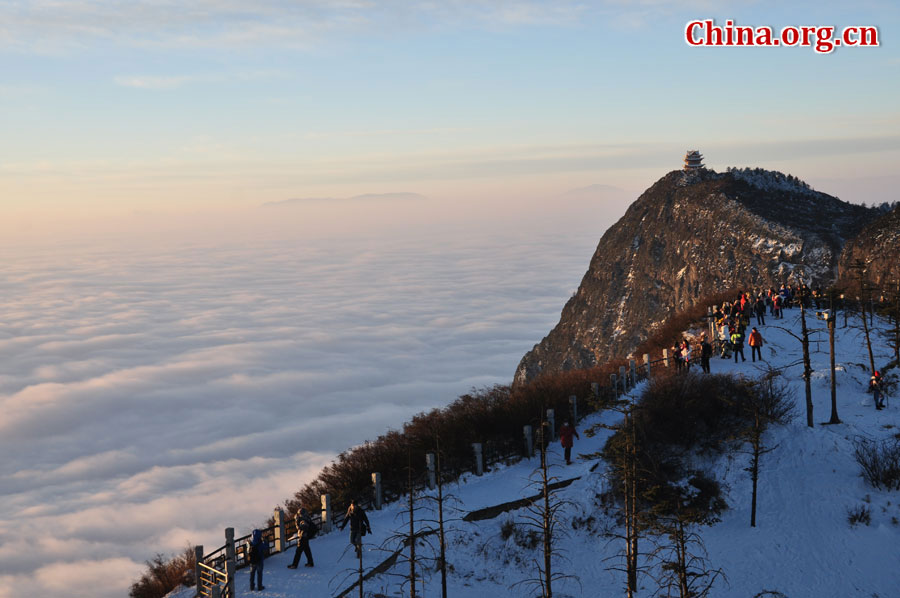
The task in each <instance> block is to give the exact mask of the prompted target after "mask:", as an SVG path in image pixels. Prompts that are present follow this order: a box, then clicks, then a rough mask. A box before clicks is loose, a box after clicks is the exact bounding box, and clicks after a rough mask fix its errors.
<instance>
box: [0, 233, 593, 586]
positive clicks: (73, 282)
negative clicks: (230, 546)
mask: <svg viewBox="0 0 900 598" xmlns="http://www.w3.org/2000/svg"><path fill="white" fill-rule="evenodd" d="M608 224H609V222H605V223H603V224H600V223H597V224H592V223H590V222H585V221H582V222H580V223H579V225H578V226H576V227H570V230H567V231H566V232H565V234H560V232H559V231H558V230H540V227H539V226H531V227H528V228H527V229H525V228H521V227H510V228H509V229H503V228H499V227H498V228H496V229H490V228H481V229H479V230H476V231H468V232H466V231H465V230H463V229H455V230H452V231H450V230H445V231H443V232H440V231H437V232H433V233H432V234H426V233H423V232H422V231H418V233H416V234H412V233H410V234H397V233H396V232H394V233H392V234H389V235H380V236H378V235H369V236H366V235H360V234H353V235H344V236H337V237H334V238H331V239H327V238H318V239H312V238H290V237H282V238H278V239H267V238H265V236H264V235H263V236H260V237H259V238H257V239H255V240H254V241H248V240H246V239H244V240H242V241H241V242H240V243H235V242H226V241H220V242H204V243H198V242H191V241H188V240H185V239H182V240H181V241H180V242H176V241H173V240H171V239H167V240H166V242H164V243H158V244H152V243H151V244H135V245H134V246H130V245H129V244H127V243H125V244H123V243H117V244H105V245H104V244H92V243H80V244H71V245H68V246H56V247H52V248H50V247H45V248H19V247H12V246H8V247H5V248H3V250H2V257H3V259H2V260H0V296H2V297H3V300H2V302H0V451H2V454H3V455H4V458H3V460H2V461H0V563H3V565H2V568H0V597H2V598H20V597H22V598H24V597H26V596H36V595H48V594H50V593H55V594H57V595H66V596H71V597H73V598H74V597H80V596H84V597H91V598H112V597H114V596H115V597H119V598H121V597H123V596H125V595H127V592H128V588H129V586H130V584H131V582H133V581H134V580H135V579H136V578H137V577H138V576H139V575H140V573H142V572H143V570H144V562H145V561H146V560H147V559H149V558H152V557H153V556H154V555H155V554H156V553H163V554H166V555H169V554H172V553H175V552H180V551H181V550H183V549H184V548H185V547H186V546H187V545H188V543H194V544H204V545H205V546H206V547H207V549H211V548H215V547H218V546H219V545H221V544H222V543H223V541H224V536H223V528H225V527H227V526H233V527H235V528H236V531H237V533H239V534H243V533H247V532H248V531H249V530H250V529H251V528H252V527H254V526H256V525H259V524H261V523H262V522H264V520H265V519H266V518H267V517H268V516H269V515H270V514H271V512H272V509H273V508H274V507H275V506H276V505H279V504H281V503H282V502H283V501H284V500H285V499H287V498H289V497H290V496H292V495H293V493H294V492H295V491H296V490H298V489H299V488H300V487H301V486H302V485H303V483H304V482H306V481H308V480H309V479H311V478H312V477H313V476H314V475H315V474H316V473H317V472H318V471H319V469H320V468H321V467H322V466H323V465H326V464H327V463H329V462H330V460H331V459H332V458H333V457H334V456H335V455H336V454H337V453H339V452H341V451H343V450H345V449H347V448H349V447H351V446H353V445H355V444H358V443H361V442H363V441H364V440H366V439H373V438H375V437H377V436H378V435H379V434H382V433H384V432H385V431H386V430H388V429H390V428H398V427H399V426H400V425H402V423H403V422H404V421H406V420H407V419H408V418H409V417H410V416H411V415H413V414H415V413H418V412H420V411H423V410H427V409H430V408H432V407H438V406H442V405H445V404H447V403H449V402H450V401H452V400H453V399H454V398H455V397H457V396H458V395H460V394H461V393H464V392H466V391H468V390H469V389H471V388H472V387H482V386H486V385H491V384H494V383H507V382H509V381H510V380H511V378H512V375H513V372H514V370H515V367H516V365H517V364H518V361H519V359H520V358H521V357H522V355H523V354H524V353H525V352H526V351H527V350H528V349H530V348H531V346H532V345H533V344H534V343H536V342H538V341H539V340H540V339H541V338H542V337H543V335H544V334H546V333H547V332H548V331H549V330H550V328H551V327H552V326H553V325H554V324H555V323H556V320H557V319H558V317H559V312H560V309H561V308H562V306H563V304H564V302H565V301H566V299H567V298H568V297H569V295H570V294H571V293H572V292H573V291H574V290H575V288H576V287H577V285H578V283H579V281H580V279H581V276H582V275H583V274H584V271H585V269H586V267H587V263H588V260H589V258H590V255H591V253H592V252H593V249H594V247H595V245H596V243H597V240H598V239H599V236H600V234H601V233H602V231H603V229H605V227H606V226H608Z"/></svg>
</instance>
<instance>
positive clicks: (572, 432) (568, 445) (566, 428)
mask: <svg viewBox="0 0 900 598" xmlns="http://www.w3.org/2000/svg"><path fill="white" fill-rule="evenodd" d="M572 436H575V438H577V439H578V440H581V436H579V435H578V430H576V429H575V426H570V425H569V422H567V421H565V422H563V425H562V426H560V428H559V443H560V444H561V445H562V447H563V449H565V450H564V452H565V454H566V465H571V464H572V445H573V444H574V441H573V440H572Z"/></svg>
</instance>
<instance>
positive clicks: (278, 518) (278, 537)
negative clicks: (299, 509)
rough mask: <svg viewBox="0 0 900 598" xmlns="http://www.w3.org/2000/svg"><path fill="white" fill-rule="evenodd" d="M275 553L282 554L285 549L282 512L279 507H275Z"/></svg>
mask: <svg viewBox="0 0 900 598" xmlns="http://www.w3.org/2000/svg"><path fill="white" fill-rule="evenodd" d="M274 519H275V552H284V550H286V549H287V542H285V541H284V540H285V536H284V511H282V510H281V507H275V516H274Z"/></svg>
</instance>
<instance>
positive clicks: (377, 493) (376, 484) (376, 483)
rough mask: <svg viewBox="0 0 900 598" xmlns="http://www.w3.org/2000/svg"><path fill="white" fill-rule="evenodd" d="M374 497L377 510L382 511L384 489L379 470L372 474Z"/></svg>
mask: <svg viewBox="0 0 900 598" xmlns="http://www.w3.org/2000/svg"><path fill="white" fill-rule="evenodd" d="M372 499H373V502H374V503H375V510H376V511H380V510H381V505H382V504H383V502H384V490H383V489H382V487H381V474H380V473H378V472H375V473H373V474H372Z"/></svg>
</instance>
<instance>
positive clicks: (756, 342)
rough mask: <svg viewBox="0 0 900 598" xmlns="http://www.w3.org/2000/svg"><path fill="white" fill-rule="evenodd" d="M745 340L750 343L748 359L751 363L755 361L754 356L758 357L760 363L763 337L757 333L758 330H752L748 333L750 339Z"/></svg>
mask: <svg viewBox="0 0 900 598" xmlns="http://www.w3.org/2000/svg"><path fill="white" fill-rule="evenodd" d="M747 340H748V341H749V343H750V358H751V359H752V360H753V361H756V356H757V355H759V360H760V361H762V346H763V337H762V335H761V334H760V333H759V330H757V329H756V328H754V329H753V330H752V331H751V332H750V338H748V339H747Z"/></svg>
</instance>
